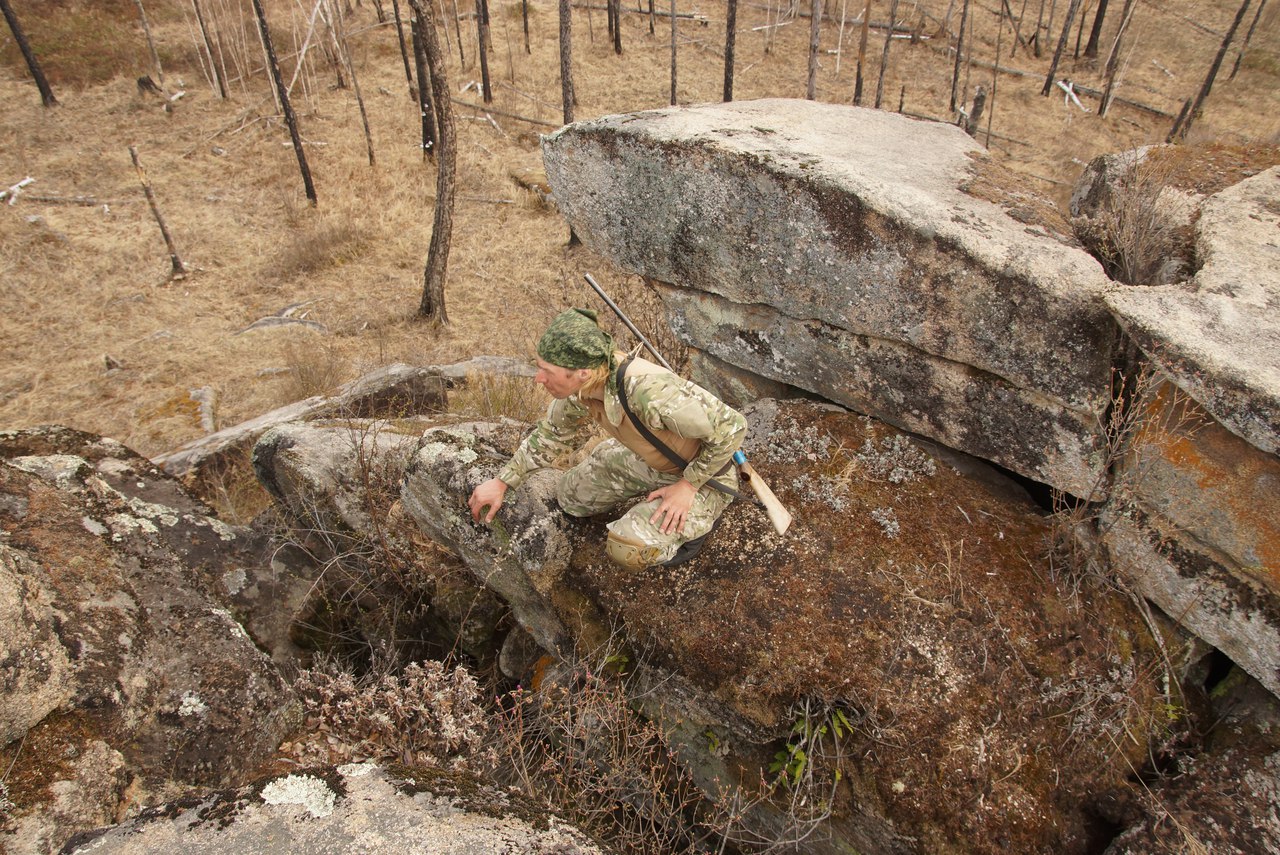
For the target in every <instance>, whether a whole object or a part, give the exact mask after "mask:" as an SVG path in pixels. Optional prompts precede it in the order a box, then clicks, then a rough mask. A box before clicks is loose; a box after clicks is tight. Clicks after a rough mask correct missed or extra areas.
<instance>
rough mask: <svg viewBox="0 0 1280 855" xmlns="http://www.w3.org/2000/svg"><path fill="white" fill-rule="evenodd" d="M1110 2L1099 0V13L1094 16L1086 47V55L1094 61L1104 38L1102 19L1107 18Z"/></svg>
mask: <svg viewBox="0 0 1280 855" xmlns="http://www.w3.org/2000/svg"><path fill="white" fill-rule="evenodd" d="M1107 3H1108V0H1098V11H1097V12H1095V13H1094V14H1093V28H1092V29H1091V30H1089V43H1088V44H1086V45H1085V46H1084V55H1085V56H1087V57H1089V58H1090V59H1093V58H1094V57H1096V56H1097V55H1098V40H1099V39H1101V38H1102V19H1103V18H1105V17H1106V16H1107Z"/></svg>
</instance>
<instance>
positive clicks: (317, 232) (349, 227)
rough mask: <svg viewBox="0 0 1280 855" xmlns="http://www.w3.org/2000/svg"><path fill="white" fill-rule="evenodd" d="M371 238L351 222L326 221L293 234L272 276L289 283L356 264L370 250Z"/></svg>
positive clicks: (348, 220) (274, 262)
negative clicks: (356, 260)
mask: <svg viewBox="0 0 1280 855" xmlns="http://www.w3.org/2000/svg"><path fill="white" fill-rule="evenodd" d="M369 240H370V234H369V231H368V229H366V228H365V227H364V226H363V225H362V224H360V223H358V222H355V221H353V220H351V219H349V218H346V217H341V218H326V219H322V220H320V221H319V222H315V223H309V224H307V225H304V226H300V227H299V228H298V229H296V230H293V231H291V232H289V239H288V242H287V243H285V244H284V246H282V247H281V248H280V254H279V255H278V256H277V257H276V258H275V259H274V261H273V263H272V266H271V273H272V274H273V275H274V276H276V277H278V278H280V279H288V278H292V277H296V276H304V275H306V274H308V273H315V272H317V271H320V270H325V269H327V268H330V267H336V266H339V265H342V264H346V263H348V262H350V261H354V260H355V259H356V258H358V257H359V256H360V255H361V254H362V253H363V252H364V251H365V249H366V247H367V245H368V243H369Z"/></svg>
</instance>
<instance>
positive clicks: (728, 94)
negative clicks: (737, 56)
mask: <svg viewBox="0 0 1280 855" xmlns="http://www.w3.org/2000/svg"><path fill="white" fill-rule="evenodd" d="M737 33H738V0H729V9H728V13H727V16H726V20H725V23H724V100H725V101H726V102H728V101H732V100H733V48H734V44H735V43H736V42H737Z"/></svg>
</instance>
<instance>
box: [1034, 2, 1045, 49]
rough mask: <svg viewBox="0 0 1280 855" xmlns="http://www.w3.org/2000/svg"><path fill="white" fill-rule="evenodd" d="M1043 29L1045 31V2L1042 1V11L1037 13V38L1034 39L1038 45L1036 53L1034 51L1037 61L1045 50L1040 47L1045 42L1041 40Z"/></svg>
mask: <svg viewBox="0 0 1280 855" xmlns="http://www.w3.org/2000/svg"><path fill="white" fill-rule="evenodd" d="M1043 29H1044V0H1040V10H1039V11H1038V12H1037V13H1036V34H1035V36H1034V37H1033V38H1034V40H1035V43H1036V47H1035V51H1034V53H1035V55H1036V59H1039V58H1040V54H1041V52H1042V50H1043V49H1042V48H1041V47H1040V45H1041V44H1042V41H1043V40H1042V39H1041V38H1040V33H1041V31H1042V30H1043Z"/></svg>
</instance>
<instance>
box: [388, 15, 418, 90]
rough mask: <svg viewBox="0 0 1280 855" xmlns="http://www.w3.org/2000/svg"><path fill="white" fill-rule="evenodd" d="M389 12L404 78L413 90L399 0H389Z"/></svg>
mask: <svg viewBox="0 0 1280 855" xmlns="http://www.w3.org/2000/svg"><path fill="white" fill-rule="evenodd" d="M391 13H392V14H393V15H395V19H396V41H397V42H399V43H400V58H401V59H402V60H404V79H405V80H406V81H408V83H409V92H410V93H411V94H412V92H413V71H411V70H410V68H409V51H408V50H406V49H405V46H404V24H403V22H402V21H401V20H400V0H391Z"/></svg>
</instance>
